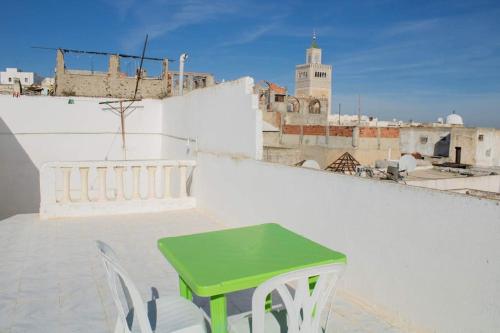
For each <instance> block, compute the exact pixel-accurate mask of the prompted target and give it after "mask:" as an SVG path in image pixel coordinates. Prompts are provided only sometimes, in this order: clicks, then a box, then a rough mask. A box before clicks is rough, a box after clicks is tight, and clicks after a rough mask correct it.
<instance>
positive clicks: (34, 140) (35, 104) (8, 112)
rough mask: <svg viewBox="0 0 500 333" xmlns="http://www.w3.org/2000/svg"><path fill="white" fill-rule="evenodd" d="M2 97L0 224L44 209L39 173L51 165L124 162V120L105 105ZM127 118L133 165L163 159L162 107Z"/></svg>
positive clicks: (142, 107)
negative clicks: (16, 215) (121, 127)
mask: <svg viewBox="0 0 500 333" xmlns="http://www.w3.org/2000/svg"><path fill="white" fill-rule="evenodd" d="M72 99H73V100H74V104H68V98H64V97H46V96H21V97H20V98H13V97H11V96H5V95H4V96H0V138H1V140H0V156H1V163H0V188H1V189H8V191H6V190H2V191H0V218H2V217H6V216H10V215H13V214H17V213H33V212H37V211H38V207H39V191H40V190H39V176H38V169H39V167H40V166H41V164H43V163H44V162H49V161H61V160H62V161H83V160H113V159H123V158H124V155H123V150H122V142H121V135H120V118H119V116H117V115H115V114H113V113H111V111H109V108H108V107H107V106H103V105H99V104H98V102H100V101H102V100H103V99H96V98H72ZM134 105H135V107H136V108H135V110H134V111H133V112H132V113H131V114H130V115H129V116H128V117H127V118H126V125H125V129H126V133H127V134H126V142H127V158H128V159H156V158H160V157H161V143H162V139H161V138H162V133H161V106H160V101H156V100H143V101H141V102H137V103H135V104H134Z"/></svg>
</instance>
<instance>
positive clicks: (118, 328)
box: [96, 241, 206, 333]
mask: <svg viewBox="0 0 500 333" xmlns="http://www.w3.org/2000/svg"><path fill="white" fill-rule="evenodd" d="M96 245H97V249H98V253H99V255H100V256H101V259H102V261H103V264H104V268H105V270H106V276H107V280H108V284H109V287H110V289H111V295H112V297H113V301H114V303H115V305H116V309H117V311H118V313H117V314H118V318H117V320H116V325H115V333H130V332H131V331H132V332H141V333H153V332H157V333H206V326H205V318H204V316H203V312H202V310H200V309H199V308H198V307H197V306H196V305H195V304H194V303H192V302H190V301H188V300H187V299H185V298H182V297H180V296H170V297H168V296H167V297H160V298H156V299H154V300H151V301H149V302H146V303H144V301H143V299H142V298H141V295H140V293H139V291H138V290H137V288H136V287H135V285H134V283H133V282H132V280H131V279H130V277H129V276H128V274H127V272H125V270H124V269H123V267H122V266H121V265H120V264H119V263H118V259H117V256H116V254H115V252H114V251H113V249H111V247H109V245H107V244H106V243H103V242H101V241H96ZM120 291H121V293H120Z"/></svg>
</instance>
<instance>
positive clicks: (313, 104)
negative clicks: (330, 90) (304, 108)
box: [309, 99, 321, 114]
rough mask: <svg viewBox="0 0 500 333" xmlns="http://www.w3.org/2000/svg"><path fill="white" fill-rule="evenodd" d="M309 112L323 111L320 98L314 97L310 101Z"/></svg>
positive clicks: (317, 112) (318, 112)
mask: <svg viewBox="0 0 500 333" xmlns="http://www.w3.org/2000/svg"><path fill="white" fill-rule="evenodd" d="M309 113H312V114H320V113H321V103H320V101H319V100H318V99H313V100H312V101H310V102H309Z"/></svg>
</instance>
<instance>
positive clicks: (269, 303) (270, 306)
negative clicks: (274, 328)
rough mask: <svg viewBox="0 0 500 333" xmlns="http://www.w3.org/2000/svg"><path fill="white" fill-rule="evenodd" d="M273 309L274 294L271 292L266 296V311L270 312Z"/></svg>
mask: <svg viewBox="0 0 500 333" xmlns="http://www.w3.org/2000/svg"><path fill="white" fill-rule="evenodd" d="M272 309H273V296H272V294H269V295H267V297H266V312H269V311H271V310H272Z"/></svg>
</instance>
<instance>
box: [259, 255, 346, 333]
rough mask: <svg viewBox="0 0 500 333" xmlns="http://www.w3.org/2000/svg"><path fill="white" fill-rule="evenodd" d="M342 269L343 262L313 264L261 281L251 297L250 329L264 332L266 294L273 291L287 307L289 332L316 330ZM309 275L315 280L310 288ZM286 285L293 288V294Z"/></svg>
mask: <svg viewBox="0 0 500 333" xmlns="http://www.w3.org/2000/svg"><path fill="white" fill-rule="evenodd" d="M344 269H345V264H329V265H322V266H316V267H311V268H305V269H301V270H296V271H292V272H289V273H285V274H282V275H278V276H276V277H273V278H271V279H269V280H267V281H266V282H264V283H262V284H261V285H260V286H258V287H257V289H255V292H254V294H253V297H252V332H253V333H264V322H265V321H264V316H265V302H266V297H267V296H268V295H269V294H271V293H272V292H273V291H274V290H276V291H277V292H278V293H279V295H280V297H281V299H282V301H283V305H284V306H285V308H286V312H287V326H288V333H317V332H319V330H320V329H321V326H320V325H321V317H322V313H323V311H324V310H325V306H326V305H327V302H328V300H329V299H330V297H333V295H334V292H335V286H336V283H337V281H338V279H339V278H340V276H341V275H342V273H343V271H344ZM312 277H314V278H316V277H317V280H316V283H315V285H314V289H312V290H310V284H309V282H310V278H312ZM287 284H293V285H294V286H295V287H296V288H295V292H294V293H293V296H292V293H291V292H290V289H289V288H288V287H287ZM328 314H329V313H328Z"/></svg>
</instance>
